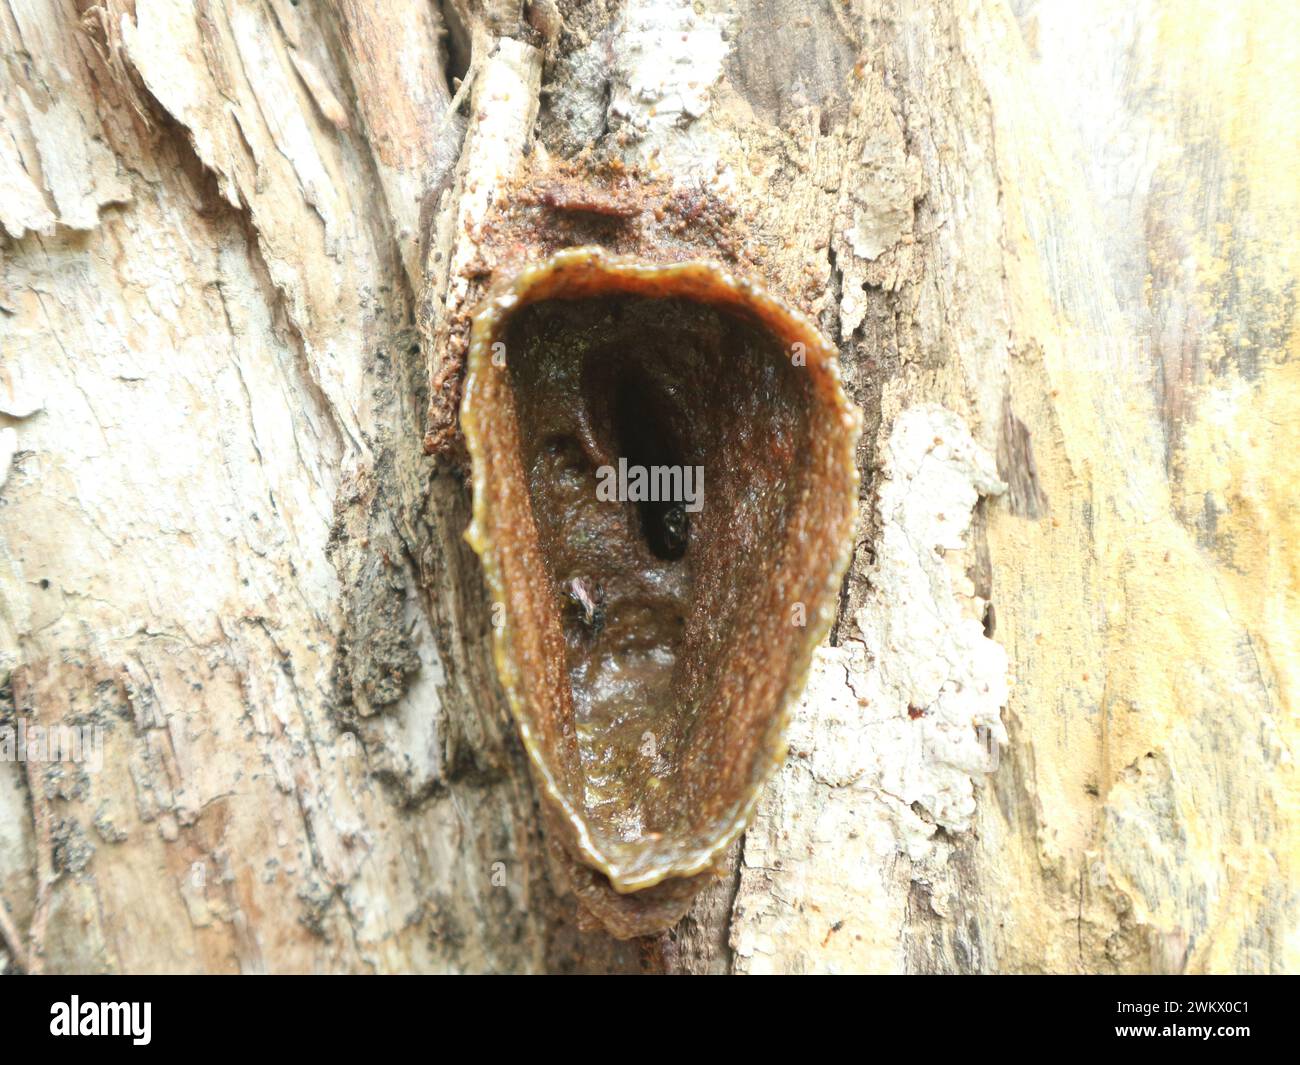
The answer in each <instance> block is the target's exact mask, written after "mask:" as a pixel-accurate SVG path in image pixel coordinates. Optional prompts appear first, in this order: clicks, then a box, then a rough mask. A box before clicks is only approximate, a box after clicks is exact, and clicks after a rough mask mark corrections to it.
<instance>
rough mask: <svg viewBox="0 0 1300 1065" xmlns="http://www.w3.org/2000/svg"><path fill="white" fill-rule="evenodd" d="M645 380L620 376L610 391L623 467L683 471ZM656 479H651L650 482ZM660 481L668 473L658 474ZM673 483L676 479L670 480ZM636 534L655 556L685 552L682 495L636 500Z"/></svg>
mask: <svg viewBox="0 0 1300 1065" xmlns="http://www.w3.org/2000/svg"><path fill="white" fill-rule="evenodd" d="M659 406H660V405H659V404H658V403H656V402H655V400H654V399H653V397H652V393H651V392H650V391H649V389H648V387H647V385H646V383H645V382H643V381H641V380H639V379H638V378H637V377H636V376H635V375H630V374H629V375H624V376H623V377H622V378H621V379H620V380H619V382H618V384H617V386H616V390H615V393H614V433H615V437H616V439H617V441H618V447H619V451H620V453H621V456H622V457H623V458H626V459H627V466H628V470H629V471H631V470H632V468H633V467H641V468H643V469H644V470H646V471H647V474H653V472H654V471H655V470H656V468H664V467H669V468H672V469H675V470H677V471H678V473H679V475H680V477H684V476H685V472H686V470H685V465H684V463H683V462H682V457H681V455H680V453H679V452H678V450H677V449H676V448H675V447H673V445H672V442H671V440H670V437H669V434H668V432H667V431H666V426H665V419H664V418H663V417H662V412H661V411H660V410H658V409H657V408H658V407H659ZM654 482H655V478H653V477H652V478H651V483H654ZM661 483H662V484H667V483H670V478H663V479H661ZM671 483H674V484H676V485H678V486H681V485H683V484H684V481H683V480H681V479H677V480H671ZM636 507H637V511H638V517H639V519H640V522H641V535H642V536H643V537H644V538H645V542H646V544H647V546H648V547H649V548H650V551H651V552H652V553H653V554H654V556H655V557H656V558H659V559H663V560H664V561H667V562H673V561H676V560H677V559H679V558H681V557H682V556H683V555H685V554H686V548H687V545H688V544H689V542H690V514H689V513H688V512H687V510H686V506H685V500H684V499H672V498H670V499H663V498H661V499H658V500H651V499H647V500H641V501H638V502H637V503H636Z"/></svg>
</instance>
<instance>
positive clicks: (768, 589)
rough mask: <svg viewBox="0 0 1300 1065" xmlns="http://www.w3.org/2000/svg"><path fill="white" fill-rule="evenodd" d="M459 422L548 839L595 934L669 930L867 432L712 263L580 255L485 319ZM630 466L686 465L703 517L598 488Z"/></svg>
mask: <svg viewBox="0 0 1300 1065" xmlns="http://www.w3.org/2000/svg"><path fill="white" fill-rule="evenodd" d="M461 423H462V427H463V429H464V433H465V439H466V444H467V447H468V450H469V454H470V459H471V464H472V474H473V483H474V516H473V522H472V525H471V527H470V530H469V532H468V533H467V537H468V539H469V541H470V543H471V544H472V545H473V547H474V549H475V550H476V551H477V552H478V553H479V555H480V556H481V557H482V560H483V565H484V570H485V573H486V576H487V581H488V585H489V588H490V590H491V593H492V596H493V598H494V600H495V601H496V602H497V603H499V604H501V606H502V607H503V609H502V610H500V611H497V612H496V613H497V614H498V615H499V616H500V621H501V623H500V624H499V625H498V626H496V630H495V633H494V655H495V660H496V666H497V671H498V674H499V675H500V678H501V682H502V685H503V687H504V689H505V692H506V695H507V698H508V700H509V704H510V708H511V711H512V713H513V715H514V717H515V720H516V722H517V724H518V727H519V732H520V736H521V738H522V740H523V743H524V747H525V748H526V750H527V752H528V756H529V759H530V761H531V764H532V768H533V771H534V774H535V777H536V779H537V782H538V785H539V790H540V792H541V798H542V803H543V809H544V814H545V819H546V826H547V832H548V837H550V838H551V839H552V842H553V843H554V844H557V845H558V846H557V848H556V850H557V857H558V858H559V860H560V862H561V865H562V868H563V871H564V872H565V873H566V874H567V879H568V881H569V885H568V886H569V887H570V888H571V889H572V890H574V891H575V892H576V893H577V894H578V896H579V897H580V899H581V900H582V902H583V903H584V905H585V906H586V907H587V909H589V910H590V911H591V912H592V913H593V914H594V915H595V916H596V917H597V918H598V919H599V920H600V921H601V922H602V923H603V924H604V926H605V927H606V928H607V929H608V930H609V931H610V932H611V933H613V934H615V935H618V936H624V937H626V936H631V935H642V934H647V933H649V932H653V931H658V930H661V929H662V928H665V927H667V926H669V925H671V924H672V923H674V922H675V921H676V920H677V919H678V918H680V916H681V915H682V914H683V913H684V912H685V911H686V910H687V909H688V908H689V906H690V902H691V898H692V896H693V895H694V893H695V892H696V891H697V890H698V889H699V887H700V886H702V884H703V883H704V882H705V880H706V879H707V876H708V875H709V872H710V870H711V868H712V866H713V865H714V864H715V863H716V862H717V860H718V859H719V857H720V855H721V853H722V852H723V851H724V850H725V849H726V848H727V847H728V846H729V845H730V843H731V842H732V841H733V840H734V839H735V838H736V837H737V836H738V835H739V834H740V833H741V832H742V831H744V828H745V826H746V824H747V823H748V821H749V818H750V816H751V814H752V812H753V808H754V804H755V802H756V800H757V797H758V793H759V790H760V789H761V787H762V785H763V783H764V782H765V781H766V780H767V779H768V777H769V776H770V775H771V774H772V773H773V772H774V771H775V769H776V768H777V766H778V765H779V764H780V762H781V759H782V758H783V757H784V754H785V747H784V741H783V732H784V728H785V721H786V716H787V710H788V707H789V705H790V703H791V701H792V700H793V699H795V698H797V697H798V696H799V694H800V692H801V690H802V687H803V683H804V680H805V677H806V674H807V669H808V663H809V660H810V657H811V655H812V652H813V649H814V647H815V646H816V645H817V643H818V642H820V640H821V638H822V637H823V636H824V635H825V633H826V631H827V629H828V627H829V625H830V623H831V620H832V617H833V614H834V609H835V605H836V602H837V599H838V589H839V583H840V580H841V578H842V576H843V572H844V568H845V566H846V565H847V562H848V556H849V551H850V546H851V541H852V529H853V517H854V513H855V510H856V504H857V488H858V478H857V473H856V470H855V466H854V448H855V444H856V440H857V435H858V431H859V425H860V418H859V416H858V412H857V410H856V408H854V407H853V406H852V404H851V403H850V402H849V401H848V399H847V398H846V397H845V395H844V392H843V390H842V388H841V386H840V381H839V370H838V363H837V360H836V354H835V350H834V348H832V347H831V346H830V345H829V344H828V343H827V341H826V340H825V339H824V338H823V337H822V336H821V335H820V333H819V332H818V331H817V330H816V328H815V327H814V326H813V325H812V324H811V322H809V320H808V319H807V318H806V317H804V316H803V315H802V314H800V313H798V312H797V311H793V310H791V309H789V308H787V307H786V306H784V305H783V304H782V303H781V302H779V301H778V300H777V299H775V298H774V297H773V296H771V295H770V294H768V293H767V292H766V291H764V290H763V289H762V288H761V287H760V286H758V285H756V284H754V283H752V282H750V281H747V280H744V279H742V278H739V277H736V276H734V275H733V273H731V272H730V271H729V270H728V269H727V268H725V267H723V266H721V265H719V264H717V263H714V262H709V261H687V262H674V263H656V262H649V261H645V260H640V259H629V258H625V257H618V256H614V255H610V254H608V253H607V252H605V251H603V250H602V249H599V248H594V247H588V248H570V249H567V250H564V251H561V252H558V253H556V254H554V255H552V256H551V257H550V258H548V259H545V260H544V261H541V262H538V263H533V264H529V265H526V266H524V267H523V268H521V269H519V270H518V271H516V272H514V273H513V274H511V275H510V276H508V277H506V278H503V279H500V280H498V281H497V282H496V283H495V284H494V286H493V288H492V289H491V291H490V292H489V294H488V296H487V297H486V298H485V299H484V301H483V303H482V304H481V305H480V307H479V309H478V310H477V311H476V313H475V315H474V318H473V323H472V330H471V338H470V350H469V371H468V376H467V380H466V386H465V395H464V400H463V404H462V409H461ZM620 459H622V460H623V461H624V463H625V464H628V465H631V466H643V467H662V468H675V469H688V470H700V471H702V476H703V497H702V499H703V506H702V508H699V509H698V510H695V508H683V507H681V506H674V505H672V504H671V502H666V501H662V500H661V501H658V502H645V501H642V502H637V501H617V500H615V501H610V500H609V499H608V498H602V495H603V493H598V492H597V485H598V483H599V479H600V477H601V476H602V472H601V471H602V470H603V469H606V468H617V467H618V466H619V462H620ZM688 509H689V510H692V511H694V512H689V513H688V512H687V510H688Z"/></svg>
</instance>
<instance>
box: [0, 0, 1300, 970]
mask: <svg viewBox="0 0 1300 1065" xmlns="http://www.w3.org/2000/svg"><path fill="white" fill-rule="evenodd" d="M1295 23H1296V16H1295V14H1294V13H1293V12H1289V11H1284V10H1282V9H1280V8H1276V7H1274V6H1270V5H1267V4H1264V3H1258V4H1244V5H1234V6H1232V7H1231V8H1228V9H1223V8H1221V7H1219V6H1213V5H1205V4H1202V3H1199V2H1197V0H1149V2H1144V3H1139V4H1136V5H1134V4H1131V3H1130V4H1119V3H1111V2H1109V0H1107V2H1104V3H1100V4H1092V5H1084V6H1080V5H1071V4H1065V3H1056V2H1046V0H1044V2H1040V3H1034V2H1029V0H1024V2H1014V3H1010V4H1006V3H1000V2H995V0H987V2H985V0H980V2H976V3H971V4H963V5H951V4H930V3H924V4H922V3H911V2H908V0H849V2H847V3H839V2H838V0H837V2H835V3H821V2H794V0H746V2H744V3H741V4H739V5H736V4H723V3H721V2H716V0H703V2H699V0H697V2H693V3H687V2H686V0H667V2H664V0H656V2H650V0H624V2H621V3H620V2H616V0H595V2H592V3H587V4H581V5H579V4H575V3H569V2H567V0H558V2H550V0H545V2H539V0H533V2H532V3H529V4H527V5H524V4H521V3H519V2H517V0H514V2H512V0H499V2H497V0H494V2H492V3H477V2H468V0H454V2H452V3H449V4H444V5H435V4H428V3H423V2H421V0H403V2H401V3H386V4H368V3H362V2H360V0H336V2H334V3H318V4H314V5H305V4H304V5H295V4H290V3H283V2H281V0H260V2H258V0H202V2H199V3H189V2H184V0H134V2H131V3H128V2H125V0H104V2H102V3H99V4H96V5H87V4H84V3H74V2H72V0H8V2H7V3H4V4H0V47H2V48H3V51H4V62H5V78H4V80H3V82H2V83H0V229H2V230H3V237H2V238H0V239H3V251H2V253H0V254H2V255H3V259H2V260H0V680H2V681H3V684H0V727H6V726H8V727H12V726H13V725H16V723H17V722H18V721H19V720H20V719H21V720H22V721H23V722H25V723H27V724H32V725H38V726H45V727H49V726H55V725H75V726H78V727H82V728H88V729H98V730H100V731H99V733H98V734H100V735H102V737H103V744H104V747H103V762H102V768H100V769H99V770H98V771H97V772H92V771H91V769H90V768H89V767H88V766H86V765H80V764H74V763H66V762H58V763H41V762H35V761H28V762H26V763H19V762H15V761H7V760H0V900H2V901H0V967H8V968H10V969H15V970H18V969H21V970H26V971H41V970H44V971H46V972H67V971H78V972H80V971H219V972H234V971H246V972H254V971H403V970H412V969H415V970H432V971H452V972H458V971H478V970H494V971H496V970H502V971H540V970H547V969H549V970H555V971H575V970H591V971H629V970H639V969H654V970H669V971H683V972H706V971H712V972H720V971H722V972H726V971H734V972H749V971H761V970H772V969H775V970H784V971H841V970H864V969H866V970H873V971H945V972H976V971H978V972H984V971H999V972H1007V971H1012V972H1025V971H1029V972H1034V971H1060V972H1141V971H1161V972H1165V971H1170V972H1205V971H1251V972H1256V971H1258V972H1267V971H1295V970H1296V969H1297V968H1300V965H1298V964H1297V963H1298V961H1300V959H1298V958H1297V956H1296V951H1297V943H1298V942H1300V939H1298V937H1297V935H1296V928H1297V924H1298V923H1300V895H1298V894H1297V889H1296V884H1297V874H1296V868H1295V863H1296V853H1295V851H1296V839H1297V833H1296V817H1297V813H1296V811H1297V809H1298V808H1300V804H1298V803H1297V801H1296V800H1297V797H1298V796H1297V783H1296V775H1295V767H1294V754H1293V752H1294V749H1295V744H1296V724H1295V721H1296V715H1295V705H1296V698H1297V691H1298V690H1300V655H1297V653H1296V646H1295V633H1296V632H1297V631H1300V624H1298V622H1300V577H1298V576H1297V574H1298V573H1300V567H1298V566H1297V564H1296V557H1295V550H1296V549H1295V544H1296V543H1300V529H1298V528H1297V519H1296V514H1297V510H1296V507H1295V505H1294V497H1295V492H1296V486H1297V484H1300V467H1297V464H1296V459H1295V457H1294V455H1292V454H1290V453H1288V449H1287V448H1285V447H1284V446H1282V447H1279V446H1278V438H1279V432H1280V431H1285V426H1286V425H1287V424H1288V423H1289V419H1290V418H1292V417H1294V413H1295V410H1296V405H1297V400H1300V379H1298V378H1297V374H1296V371H1295V367H1296V365H1297V361H1296V359H1295V354H1296V351H1295V347H1296V342H1295V338H1296V336H1297V330H1296V320H1295V279H1296V276H1297V271H1298V270H1300V261H1297V257H1296V251H1295V248H1294V241H1293V239H1292V234H1293V233H1294V232H1295V228H1296V222H1297V220H1300V201H1298V200H1297V197H1296V194H1295V185H1294V181H1293V179H1292V178H1291V175H1292V174H1293V173H1294V170H1295V164H1296V159H1295V158H1294V157H1295V154H1296V151H1295V148H1294V147H1293V142H1294V138H1293V137H1292V136H1291V135H1290V133H1291V131H1290V129H1289V127H1288V126H1287V117H1286V113H1285V108H1284V106H1283V102H1284V101H1288V100H1293V99H1295V98H1296V96H1297V89H1300V86H1297V85H1296V84H1295V82H1296V73H1295V70H1294V64H1293V63H1290V62H1289V61H1288V58H1287V56H1286V52H1285V42H1287V41H1290V40H1293V39H1294V37H1295V33H1296V30H1297V28H1298V27H1297V26H1296V24H1295ZM1206 71H1212V72H1213V75H1212V76H1210V77H1207V76H1206V73H1205V72H1206ZM610 159H618V160H621V161H622V162H624V163H626V164H628V165H629V166H636V167H639V168H641V169H642V170H644V171H645V172H646V173H648V174H650V175H652V176H653V177H654V178H655V180H657V181H659V182H661V183H663V184H664V185H665V186H676V187H679V188H686V189H695V190H703V191H704V193H707V195H709V196H711V197H714V198H716V199H717V200H718V201H723V202H727V203H730V204H733V205H734V206H735V207H736V208H737V209H738V216H737V218H736V220H735V223H734V228H733V229H729V230H728V232H727V234H725V236H726V237H727V239H729V240H733V239H734V240H735V241H736V242H737V245H738V246H740V247H742V248H743V253H744V257H745V259H746V260H747V261H750V262H752V263H753V267H754V269H755V270H756V271H757V272H758V273H760V274H761V275H762V277H763V279H764V281H765V282H766V283H767V284H768V285H769V286H770V287H772V288H774V289H776V290H778V291H780V292H782V293H783V294H785V295H786V296H788V297H789V298H790V299H791V300H793V301H795V302H797V303H799V304H800V305H802V306H803V307H805V308H806V309H807V310H808V311H809V312H810V313H811V314H813V315H814V316H815V317H816V318H817V319H818V320H819V321H820V323H821V326H822V328H823V330H824V331H825V332H826V333H827V334H828V335H829V336H830V337H832V339H834V340H835V341H836V342H837V344H838V345H839V348H840V354H841V361H842V365H843V369H844V376H845V381H846V384H847V386H848V388H849V390H850V391H851V393H852V395H853V398H854V399H855V400H856V402H857V403H858V404H859V405H860V406H861V407H862V409H863V412H864V415H865V417H866V425H867V430H866V432H865V433H864V436H863V439H862V443H861V446H860V453H859V456H858V458H859V466H860V470H861V473H862V475H863V486H864V491H863V497H862V500H861V507H860V521H859V532H858V542H857V550H856V554H855V558H854V561H853V564H852V567H851V570H850V574H849V577H848V579H847V581H846V583H845V588H844V593H843V600H842V604H841V611H840V617H839V620H838V622H837V624H836V626H835V628H834V630H833V633H832V637H831V639H830V641H829V642H828V643H827V644H826V645H824V646H823V647H822V648H821V650H820V651H819V652H818V657H817V659H816V661H815V666H814V673H813V678H812V680H811V682H810V684H809V687H808V691H807V694H806V695H805V697H804V699H803V701H802V703H801V705H800V707H799V710H798V712H797V713H796V716H795V723H794V728H793V732H792V735H791V753H790V757H789V759H788V760H787V763H786V766H785V768H784V770H783V771H782V772H781V774H780V775H779V776H778V778H777V780H776V781H774V783H773V784H772V785H771V786H770V787H769V788H768V790H767V791H766V792H765V794H764V798H763V801H762V803H761V804H760V809H759V811H758V813H757V816H756V818H755V821H754V824H753V827H752V828H751V830H750V831H749V833H748V834H747V835H746V837H745V838H744V840H743V841H741V843H740V844H739V845H737V846H736V847H733V848H732V851H731V852H730V854H729V856H728V858H727V859H726V861H725V862H724V863H723V864H722V865H721V866H720V867H719V870H718V877H717V881H716V884H715V885H714V886H712V887H710V888H709V889H707V890H706V891H705V892H704V893H702V894H701V896H700V897H699V898H698V899H697V901H696V904H695V907H694V909H693V910H692V912H691V913H690V914H689V915H688V916H687V917H686V918H685V919H684V921H683V922H682V923H681V924H680V925H679V926H678V927H677V928H676V929H674V930H673V931H672V932H671V933H668V934H666V935H664V936H662V937H659V938H657V939H655V940H653V941H649V942H643V943H639V944H638V943H628V944H624V943H618V942H616V941H614V940H611V939H609V938H608V937H606V936H604V935H602V934H599V933H595V932H590V931H585V930H584V929H583V928H582V927H581V926H580V925H579V923H578V920H577V915H576V911H575V908H574V905H573V902H572V900H571V899H570V898H567V897H564V896H561V895H559V894H558V893H557V890H556V887H555V884H556V883H557V882H559V881H558V880H557V878H556V877H554V876H553V875H552V871H551V870H549V869H548V862H549V861H550V859H549V858H548V854H547V850H546V847H545V846H544V842H543V839H542V829H541V827H540V826H539V824H538V816H537V807H536V798H535V795H534V793H533V790H532V785H531V783H530V781H529V778H528V774H527V767H526V762H525V759H524V758H523V755H522V751H521V750H520V746H519V743H518V740H517V739H516V737H515V734H514V731H513V726H512V724H511V722H510V720H509V717H508V714H507V713H506V711H505V708H504V703H503V699H502V696H501V693H500V691H499V689H498V686H497V682H496V678H495V676H494V673H493V669H492V665H491V662H490V659H489V656H488V653H487V643H488V640H487V636H488V632H489V626H490V614H489V604H488V603H487V602H486V596H485V592H484V589H483V583H482V576H481V573H480V571H479V568H478V563H477V561H476V560H475V558H474V556H473V554H472V553H471V552H470V551H469V549H468V547H467V546H466V545H465V544H464V543H463V541H462V539H461V534H462V532H463V531H464V528H465V525H466V523H467V520H468V515H469V508H468V495H467V486H466V484H465V481H464V474H463V470H462V469H461V466H460V464H459V462H458V461H457V446H458V445H457V431H458V430H457V424H456V404H457V402H458V398H459V387H460V374H461V370H462V365H463V359H462V356H463V352H462V351H461V350H459V348H458V347H457V345H458V343H459V339H460V337H459V334H458V332H457V322H458V320H459V319H460V318H461V317H462V316H463V315H464V314H465V313H467V312H468V311H469V310H470V309H471V306H472V303H473V301H474V299H475V298H476V293H477V292H478V291H479V286H480V284H481V278H482V276H483V271H485V270H487V271H490V269H491V267H492V263H491V262H487V261H484V255H485V252H486V251H488V250H490V242H488V241H486V240H485V239H484V236H485V234H484V232H483V230H482V227H483V226H484V224H485V223H487V222H489V221H490V219H491V217H492V215H493V212H494V210H495V209H496V208H497V206H498V200H499V199H500V198H501V197H504V196H507V195H509V194H510V193H511V190H513V189H514V188H515V184H514V182H515V181H516V180H517V179H518V178H519V177H520V175H521V174H523V173H525V172H527V171H529V170H530V169H531V168H535V167H539V166H541V165H543V164H545V163H547V162H556V161H563V162H566V163H569V164H573V165H577V166H582V165H588V164H589V163H594V162H595V161H602V162H605V163H608V161H609V160H610ZM431 411H432V414H430V412H431ZM937 441H942V443H938V442H937ZM426 445H427V448H426ZM431 452H432V453H431ZM909 473H910V474H911V477H912V481H911V482H910V483H914V484H920V485H924V486H926V487H925V490H924V493H923V496H922V498H919V499H912V498H910V497H908V496H906V493H903V494H902V495H900V489H901V486H902V485H903V484H905V483H909V482H908V480H907V478H908V474H909ZM933 478H939V479H938V480H937V481H936V480H933ZM1004 485H1005V490H1003V486H1004ZM936 548H941V549H942V550H941V551H937V552H936V550H935V549H936ZM1002 655H1005V658H1006V661H1007V671H1006V672H1007V679H1009V681H1010V686H1009V688H1008V690H1007V692H1006V694H1005V697H1004V696H1003V693H1002V692H1001V691H1000V690H999V688H998V684H997V680H998V676H999V674H1000V673H1001V671H1002V667H1001V662H1002V658H1001V656H1002ZM983 685H987V687H988V691H983V690H981V687H982V686H983ZM972 688H974V689H975V691H974V692H973V693H972V691H971V689H972ZM1003 704H1005V705H1003Z"/></svg>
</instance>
